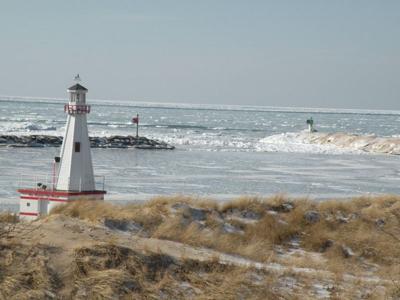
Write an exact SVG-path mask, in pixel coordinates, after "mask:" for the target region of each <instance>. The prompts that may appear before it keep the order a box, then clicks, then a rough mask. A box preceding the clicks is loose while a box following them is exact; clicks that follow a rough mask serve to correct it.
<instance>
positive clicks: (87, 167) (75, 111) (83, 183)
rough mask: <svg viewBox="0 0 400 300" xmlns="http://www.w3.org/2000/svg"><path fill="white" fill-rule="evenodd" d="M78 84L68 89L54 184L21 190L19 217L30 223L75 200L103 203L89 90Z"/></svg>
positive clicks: (56, 158) (55, 163) (38, 185)
mask: <svg viewBox="0 0 400 300" xmlns="http://www.w3.org/2000/svg"><path fill="white" fill-rule="evenodd" d="M75 80H76V81H77V83H76V84H75V85H73V86H71V87H70V88H68V90H67V91H68V93H69V102H68V104H66V105H65V106H64V111H65V112H66V113H67V114H68V117H67V125H66V130H65V134H64V140H63V143H62V146H61V153H60V157H55V159H54V169H53V175H52V177H53V179H52V183H51V184H43V183H36V186H35V188H33V189H32V188H28V189H19V190H18V192H19V193H20V194H21V197H20V198H21V201H20V217H21V218H24V219H28V220H32V219H36V218H37V217H38V216H41V215H45V214H48V213H49V212H50V210H51V209H52V208H53V207H54V206H55V205H57V204H59V203H62V202H69V201H73V200H77V199H79V200H81V199H82V200H83V199H85V200H103V199H104V194H105V193H106V192H105V191H104V188H103V189H101V190H96V186H95V179H94V174H93V165H92V157H91V152H90V140H89V135H88V128H87V121H86V115H87V114H88V113H90V106H89V105H87V104H86V93H87V92H88V90H87V89H86V88H85V87H84V86H82V85H81V84H79V82H78V81H80V78H79V74H78V75H77V76H76V77H75Z"/></svg>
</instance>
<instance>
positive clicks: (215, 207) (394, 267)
mask: <svg viewBox="0 0 400 300" xmlns="http://www.w3.org/2000/svg"><path fill="white" fill-rule="evenodd" d="M399 200H400V197H398V196H381V197H360V198H355V199H343V200H328V201H323V202H316V201H310V200H308V199H290V198H288V197H285V196H282V195H278V196H275V197H271V198H265V199H264V198H254V197H241V198H238V199H235V200H232V201H229V202H223V203H218V202H216V201H212V200H205V199H195V198H190V197H184V196H175V197H159V198H155V199H153V200H151V201H149V202H145V203H142V204H131V205H125V206H115V205H112V204H110V203H107V202H84V201H81V202H79V201H78V202H75V203H71V204H69V205H65V206H59V207H57V208H56V209H55V210H54V211H53V212H52V214H51V215H50V216H48V217H45V218H43V219H41V220H38V221H35V222H33V223H32V224H26V223H16V219H15V216H12V215H7V214H3V215H0V228H1V229H0V232H8V234H3V235H1V234H0V264H1V266H0V270H1V271H0V291H1V292H0V296H1V297H3V298H4V299H11V298H12V297H14V299H24V298H25V299H42V298H46V297H47V298H49V299H50V298H56V299H63V298H64V299H68V298H70V297H72V298H76V299H80V298H89V299H113V298H115V297H119V298H126V299H131V298H143V299H145V298H146V299H148V298H155V299H157V298H162V297H164V298H166V299H185V298H193V299H238V298H245V299H296V298H297V299H315V298H330V299H346V298H352V299H357V298H358V299H396V298H397V297H399V296H400V283H399V280H400V272H399V271H400V270H399V267H398V266H399V265H400V247H399V245H400V204H399V203H400V201H399ZM15 224H16V225H15ZM11 225H12V226H11ZM10 230H11V231H12V234H10Z"/></svg>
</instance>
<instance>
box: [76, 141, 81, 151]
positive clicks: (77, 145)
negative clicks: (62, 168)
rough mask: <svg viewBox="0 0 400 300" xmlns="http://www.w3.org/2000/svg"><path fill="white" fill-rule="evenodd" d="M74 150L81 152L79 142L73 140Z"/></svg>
mask: <svg viewBox="0 0 400 300" xmlns="http://www.w3.org/2000/svg"><path fill="white" fill-rule="evenodd" d="M75 152H81V143H79V142H75Z"/></svg>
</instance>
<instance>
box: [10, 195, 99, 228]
mask: <svg viewBox="0 0 400 300" xmlns="http://www.w3.org/2000/svg"><path fill="white" fill-rule="evenodd" d="M18 192H19V193H20V194H21V196H20V209H19V211H20V213H19V217H20V219H21V220H26V221H33V220H36V219H37V218H39V217H41V216H45V215H48V214H49V213H50V211H51V210H52V209H53V208H54V207H56V206H57V205H60V204H66V203H68V202H71V201H76V200H104V194H106V191H84V192H68V191H58V190H48V191H47V190H41V189H19V190H18Z"/></svg>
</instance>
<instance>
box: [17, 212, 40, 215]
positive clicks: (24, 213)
mask: <svg viewBox="0 0 400 300" xmlns="http://www.w3.org/2000/svg"><path fill="white" fill-rule="evenodd" d="M19 215H20V216H38V215H39V214H38V213H31V212H20V213H19Z"/></svg>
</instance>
